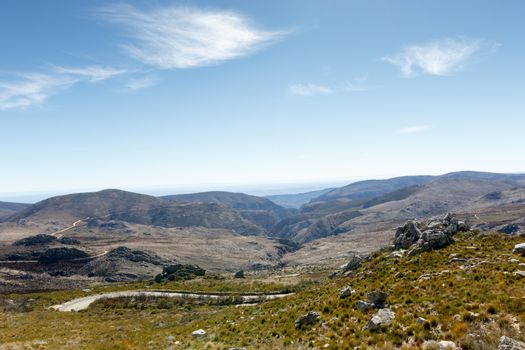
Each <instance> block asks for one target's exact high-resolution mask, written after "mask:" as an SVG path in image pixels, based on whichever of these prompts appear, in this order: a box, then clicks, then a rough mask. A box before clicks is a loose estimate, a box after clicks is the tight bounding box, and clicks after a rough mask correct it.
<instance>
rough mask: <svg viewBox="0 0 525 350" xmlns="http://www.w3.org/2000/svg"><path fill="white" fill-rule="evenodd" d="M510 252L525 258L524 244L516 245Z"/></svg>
mask: <svg viewBox="0 0 525 350" xmlns="http://www.w3.org/2000/svg"><path fill="white" fill-rule="evenodd" d="M512 252H513V253H516V254H521V255H523V256H525V243H519V244H516V245H515V246H514V249H513V250H512Z"/></svg>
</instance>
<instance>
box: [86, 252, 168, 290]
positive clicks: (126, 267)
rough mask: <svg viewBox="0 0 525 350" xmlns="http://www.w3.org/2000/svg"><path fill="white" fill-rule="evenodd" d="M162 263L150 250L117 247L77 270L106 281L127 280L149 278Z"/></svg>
mask: <svg viewBox="0 0 525 350" xmlns="http://www.w3.org/2000/svg"><path fill="white" fill-rule="evenodd" d="M164 263H165V261H163V260H162V259H161V258H160V257H159V256H157V255H156V254H154V253H152V252H147V251H142V250H132V249H129V248H127V247H117V248H115V249H113V250H111V251H109V252H108V253H107V254H106V255H103V256H101V257H98V258H97V259H94V260H92V261H90V262H89V263H87V264H85V265H84V266H82V268H81V269H80V271H79V272H80V273H81V274H85V275H87V276H89V277H102V278H104V280H105V281H106V282H127V281H135V280H143V279H151V278H152V277H153V276H154V275H155V273H157V272H158V270H159V265H162V264H164Z"/></svg>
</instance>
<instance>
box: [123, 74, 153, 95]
mask: <svg viewBox="0 0 525 350" xmlns="http://www.w3.org/2000/svg"><path fill="white" fill-rule="evenodd" d="M157 83H158V78H157V77H155V76H153V75H146V76H144V77H140V78H132V79H129V80H128V82H127V83H126V87H125V89H124V92H133V91H138V90H143V89H147V88H150V87H152V86H154V85H156V84H157Z"/></svg>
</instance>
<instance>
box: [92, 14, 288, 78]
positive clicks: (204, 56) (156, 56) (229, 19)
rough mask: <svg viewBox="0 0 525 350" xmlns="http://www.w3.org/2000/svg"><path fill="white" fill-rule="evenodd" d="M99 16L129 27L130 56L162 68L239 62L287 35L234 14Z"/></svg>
mask: <svg viewBox="0 0 525 350" xmlns="http://www.w3.org/2000/svg"><path fill="white" fill-rule="evenodd" d="M98 13H99V15H100V16H101V17H102V18H105V19H107V20H109V21H111V22H113V23H117V24H121V25H123V26H124V27H126V29H127V30H128V33H129V38H130V43H128V44H126V45H125V48H126V49H127V51H128V52H129V53H130V54H131V56H132V57H134V58H135V59H137V60H139V61H141V62H143V63H145V64H148V65H152V66H155V67H159V68H162V69H172V68H192V67H200V66H208V65H213V64H217V63H221V62H224V61H227V60H231V59H235V58H239V57H242V56H246V55H248V54H251V53H253V52H255V51H257V50H259V49H260V48H262V47H264V46H265V45H268V44H270V43H273V42H275V41H276V40H278V39H281V38H283V37H284V36H285V35H286V34H287V33H286V32H282V31H265V30H260V29H258V28H256V27H255V26H254V25H253V24H252V23H251V21H250V20H249V19H248V18H247V17H245V16H244V15H242V14H240V13H237V12H232V11H220V10H202V9H197V8H190V7H180V6H167V7H158V8H155V9H153V10H149V11H141V10H139V9H137V8H135V7H133V6H130V5H123V4H121V5H114V6H109V7H105V8H102V9H101V10H99V12H98Z"/></svg>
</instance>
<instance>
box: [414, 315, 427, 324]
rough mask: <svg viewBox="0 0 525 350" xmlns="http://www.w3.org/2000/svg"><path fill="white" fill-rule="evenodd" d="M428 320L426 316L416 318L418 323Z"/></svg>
mask: <svg viewBox="0 0 525 350" xmlns="http://www.w3.org/2000/svg"><path fill="white" fill-rule="evenodd" d="M426 321H427V320H426V319H425V318H423V317H418V318H417V319H416V323H417V324H423V323H425V322H426Z"/></svg>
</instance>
